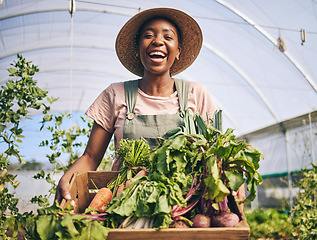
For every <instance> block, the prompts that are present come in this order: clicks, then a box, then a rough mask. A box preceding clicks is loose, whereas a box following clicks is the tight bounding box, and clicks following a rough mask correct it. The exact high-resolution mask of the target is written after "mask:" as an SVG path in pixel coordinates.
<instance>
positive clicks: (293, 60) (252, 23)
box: [215, 0, 317, 93]
mask: <svg viewBox="0 0 317 240" xmlns="http://www.w3.org/2000/svg"><path fill="white" fill-rule="evenodd" d="M215 1H216V2H217V3H219V4H220V5H221V6H223V7H225V8H226V9H228V10H230V11H231V12H233V13H234V14H236V15H237V16H238V17H240V18H242V19H243V20H244V21H245V22H247V23H249V24H250V25H251V26H252V27H254V28H255V29H256V30H257V31H258V32H259V33H261V34H262V35H263V36H264V37H265V38H267V39H268V40H269V41H270V42H271V43H273V44H274V45H275V46H276V47H278V46H277V40H275V39H274V38H273V37H272V36H270V34H268V33H267V32H266V31H265V30H264V29H263V28H261V27H260V26H258V25H257V24H256V23H255V22H253V21H252V20H251V19H250V18H248V17H247V16H246V15H244V14H243V13H241V12H240V11H239V10H238V9H236V8H234V7H233V6H231V5H230V4H228V3H226V2H225V1H224V0H215ZM282 53H283V54H284V56H285V57H286V58H287V59H288V60H289V61H290V62H291V63H292V64H293V65H294V67H295V68H296V69H297V70H298V71H299V72H300V74H301V75H302V76H303V77H304V78H305V79H306V81H307V82H308V83H309V85H310V86H311V87H312V88H313V89H314V91H315V92H316V93H317V85H316V84H315V83H314V81H313V79H312V78H311V77H310V76H309V75H308V74H307V73H305V71H304V69H303V68H302V67H301V66H300V64H299V63H298V62H296V60H295V58H293V56H292V55H291V54H289V53H287V52H282Z"/></svg>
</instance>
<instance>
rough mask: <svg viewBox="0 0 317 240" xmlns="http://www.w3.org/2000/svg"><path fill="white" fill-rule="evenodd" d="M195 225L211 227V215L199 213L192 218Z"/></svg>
mask: <svg viewBox="0 0 317 240" xmlns="http://www.w3.org/2000/svg"><path fill="white" fill-rule="evenodd" d="M192 222H193V227H197V228H209V227H210V217H208V216H206V215H203V214H197V215H196V216H195V217H193V219H192Z"/></svg>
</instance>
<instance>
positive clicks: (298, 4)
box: [0, 0, 317, 176]
mask: <svg viewBox="0 0 317 240" xmlns="http://www.w3.org/2000/svg"><path fill="white" fill-rule="evenodd" d="M1 2H2V5H1V6H0V84H1V85H3V84H5V82H6V81H7V80H8V79H9V77H8V72H7V70H6V69H7V68H9V67H10V63H12V62H13V61H15V60H16V55H17V53H20V54H22V55H23V57H25V58H26V59H27V60H29V61H32V62H33V64H35V65H37V66H39V69H40V72H39V73H37V74H36V75H35V78H36V79H37V81H38V85H39V86H40V87H41V88H43V89H45V90H48V91H49V95H50V96H54V97H58V98H59V100H58V101H57V102H56V103H54V104H53V105H52V111H53V112H64V111H70V112H73V113H74V115H75V117H76V116H77V117H79V116H82V115H83V114H84V112H85V111H86V109H87V108H88V107H89V106H90V104H91V103H92V102H93V101H94V99H95V98H96V97H97V96H98V95H99V94H100V92H101V91H102V90H103V89H104V88H106V87H107V86H108V85H109V84H110V83H113V82H119V81H124V80H129V79H135V78H136V76H134V75H132V74H131V73H130V72H128V71H127V70H126V69H125V68H124V67H123V66H121V64H120V62H119V60H118V58H117V56H116V53H115V47H114V44H115V38H116V35H117V33H118V31H119V30H120V28H121V27H122V26H123V24H124V23H125V22H126V21H127V20H128V19H129V18H130V17H131V16H133V15H134V14H136V13H137V12H138V11H141V10H144V9H148V8H152V7H173V8H177V9H180V10H183V11H185V12H187V13H189V14H190V15H191V16H193V17H194V18H195V19H196V20H197V21H198V23H199V24H200V26H201V28H202V30H203V35H204V41H203V47H202V50H201V53H200V55H199V57H198V58H197V60H196V62H195V63H194V64H193V65H192V66H190V67H189V68H188V69H187V70H186V71H184V72H182V73H181V74H179V75H178V76H176V77H179V78H183V79H186V80H190V81H197V82H201V83H203V84H204V85H205V86H206V87H207V89H208V91H209V92H210V94H211V95H212V97H213V98H214V100H215V101H216V103H217V105H218V107H219V108H220V109H222V110H223V121H224V126H223V128H224V129H227V128H233V129H235V132H234V133H235V134H236V135H237V136H239V138H241V139H242V138H245V139H246V140H247V141H248V142H249V143H250V144H254V145H256V146H257V147H258V148H260V149H261V150H262V151H264V154H265V159H264V160H263V161H262V162H261V167H260V173H261V174H262V175H263V176H273V175H275V174H283V173H291V172H292V171H296V170H299V169H301V168H302V167H309V164H310V163H311V162H313V161H315V163H316V156H317V153H316V152H317V127H316V124H317V114H316V110H317V1H316V0H304V1H299V0H279V1H276V0H259V1H254V0H196V1H191V0H174V1H167V0H155V1H154V0H146V1H145V0H116V1H110V0H86V1H81V0H77V1H67V0H54V1H49V0H2V1H1ZM72 2H73V3H74V4H75V7H74V8H73V10H74V11H73V14H72V15H71V14H70V4H71V3H72ZM34 117H36V116H34ZM27 132H28V134H29V136H31V139H32V140H30V141H28V143H29V144H32V147H31V148H29V147H25V148H27V149H31V150H29V151H26V153H25V155H26V158H27V159H28V158H29V159H32V158H36V159H37V160H41V159H40V158H43V156H45V155H41V154H39V151H38V150H37V146H38V145H36V144H37V143H36V141H35V140H34V139H41V137H43V136H42V135H41V133H40V132H39V131H38V129H35V128H34V127H31V126H30V127H29V129H28V131H27ZM38 142H39V141H38ZM0 148H1V145H0Z"/></svg>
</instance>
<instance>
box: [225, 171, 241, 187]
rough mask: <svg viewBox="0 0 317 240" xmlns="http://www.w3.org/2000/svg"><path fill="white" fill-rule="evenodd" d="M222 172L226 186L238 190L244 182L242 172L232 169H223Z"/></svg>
mask: <svg viewBox="0 0 317 240" xmlns="http://www.w3.org/2000/svg"><path fill="white" fill-rule="evenodd" d="M224 173H225V175H226V177H227V179H228V182H227V186H228V187H229V188H230V189H231V190H233V191H238V189H239V188H240V186H241V185H242V184H243V183H244V179H243V173H241V172H232V171H225V172H224Z"/></svg>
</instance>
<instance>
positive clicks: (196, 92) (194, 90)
mask: <svg viewBox="0 0 317 240" xmlns="http://www.w3.org/2000/svg"><path fill="white" fill-rule="evenodd" d="M187 108H188V109H189V110H190V111H191V112H192V113H199V114H200V115H201V116H202V117H203V118H204V120H206V118H207V117H206V114H208V116H209V118H212V117H213V115H214V113H215V111H216V110H217V106H216V104H215V102H214V101H213V100H212V98H211V96H210V94H209V93H208V91H207V89H206V88H205V87H204V86H203V85H202V84H201V83H198V82H189V92H188V105H187ZM126 112H127V108H126V103H125V95H124V84H123V82H120V83H112V84H111V85H110V86H109V87H108V88H106V89H105V90H104V91H102V93H101V94H100V95H99V96H98V97H97V99H96V100H95V101H94V102H93V104H92V105H91V106H90V107H89V108H88V110H87V111H86V115H87V116H89V117H90V118H92V119H93V120H94V121H95V122H96V123H98V124H99V125H100V126H102V127H103V128H104V129H105V130H106V131H107V132H109V133H113V134H114V144H115V147H117V146H118V143H119V142H120V140H121V139H122V137H123V127H124V122H125V117H126ZM177 112H179V104H178V96H177V92H176V91H175V92H174V93H173V94H172V95H170V96H169V97H157V96H150V95H147V94H146V93H144V92H143V91H142V90H141V89H140V88H139V89H138V96H137V101H136V106H135V114H136V115H159V114H174V113H177Z"/></svg>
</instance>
